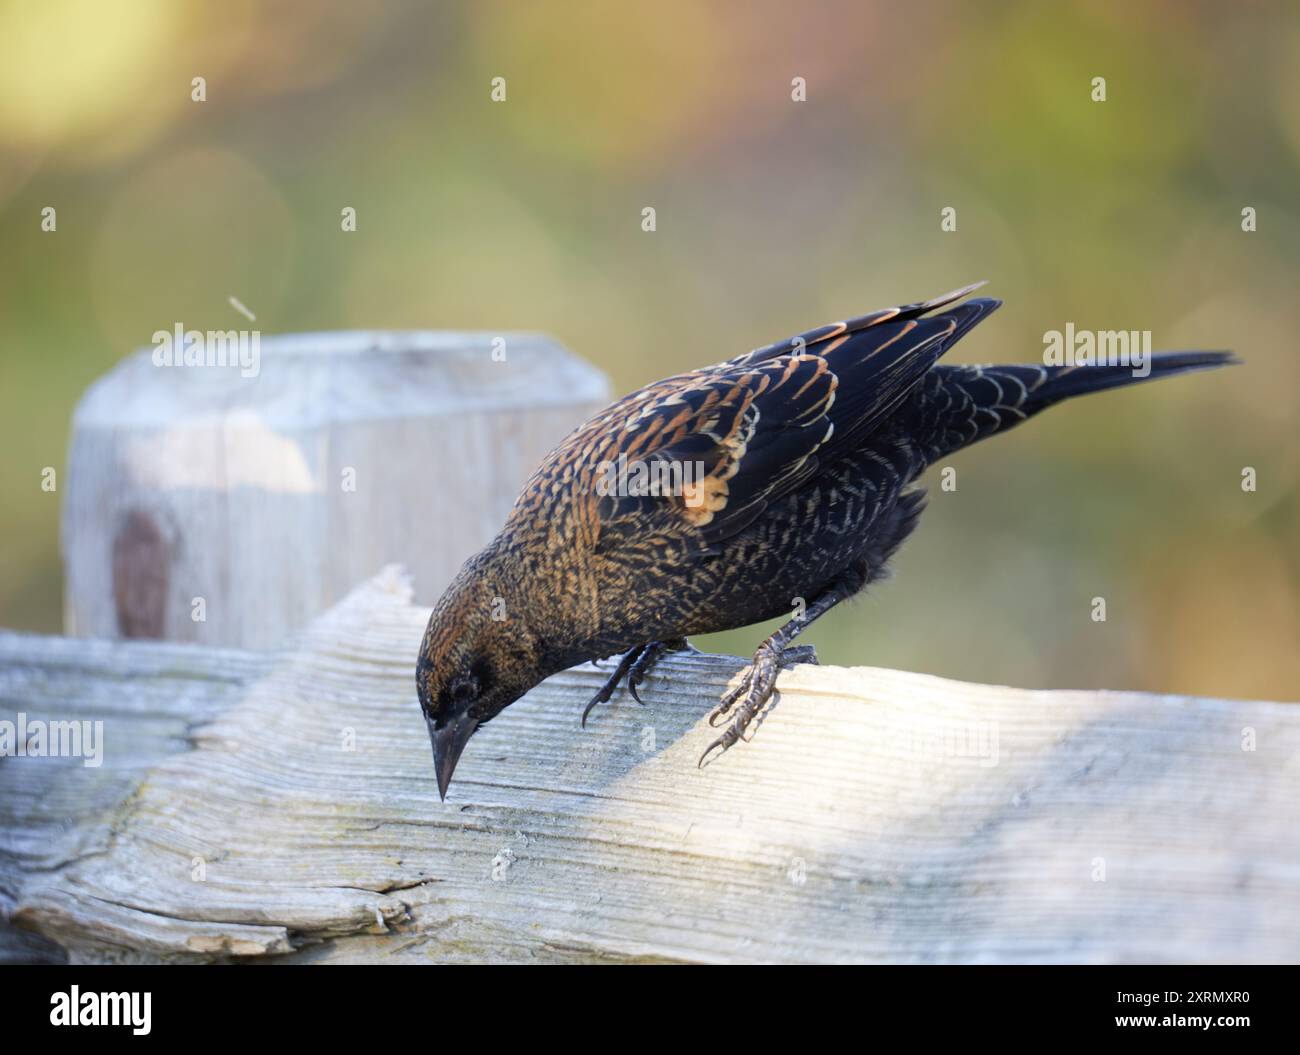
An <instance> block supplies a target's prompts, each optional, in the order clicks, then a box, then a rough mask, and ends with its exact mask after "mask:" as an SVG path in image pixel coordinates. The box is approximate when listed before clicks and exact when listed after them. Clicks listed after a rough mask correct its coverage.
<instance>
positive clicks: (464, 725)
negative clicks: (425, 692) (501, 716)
mask: <svg viewBox="0 0 1300 1055" xmlns="http://www.w3.org/2000/svg"><path fill="white" fill-rule="evenodd" d="M424 724H425V725H426V726H428V728H429V741H430V743H432V744H433V769H434V772H435V773H436V774H437V776H438V797H439V798H441V799H442V800H443V801H444V802H445V801H446V800H447V785H448V784H450V783H451V775H452V773H454V772H455V771H456V763H457V762H458V761H459V760H460V753H461V752H462V751H464V750H465V745H466V744H467V743H469V738H470V736H471V735H472V734H473V732H474V730H475V729H477V728H478V719H477V718H471V717H469V716H468V715H461V716H460V717H459V718H453V719H452V720H451V721H450V722H448V723H447V724H446V725H444V726H443V727H442V728H441V729H439V728H437V726H435V725H434V722H433V719H432V718H430V717H429V716H428V715H427V714H426V715H425V716H424Z"/></svg>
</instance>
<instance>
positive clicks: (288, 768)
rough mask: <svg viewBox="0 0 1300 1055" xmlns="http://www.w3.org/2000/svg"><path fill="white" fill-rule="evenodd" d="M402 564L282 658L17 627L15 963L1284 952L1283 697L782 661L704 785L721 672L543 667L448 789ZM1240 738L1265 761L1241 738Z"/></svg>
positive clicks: (10, 668)
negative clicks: (771, 691) (93, 763)
mask: <svg viewBox="0 0 1300 1055" xmlns="http://www.w3.org/2000/svg"><path fill="white" fill-rule="evenodd" d="M426 617H427V609H424V608H421V607H416V606H414V605H412V603H411V596H410V589H409V587H408V586H407V584H406V581H405V579H404V577H403V576H402V575H400V574H399V573H398V572H396V571H395V570H393V569H390V570H388V571H386V572H385V573H384V574H382V575H381V576H379V577H378V578H376V579H374V580H372V581H370V582H368V583H367V584H365V585H363V586H362V587H360V588H359V589H358V590H357V591H355V592H354V593H353V594H352V595H351V596H350V597H348V598H347V599H346V600H345V601H344V602H342V603H341V604H339V605H338V606H336V607H335V608H334V609H332V610H330V611H329V612H327V613H326V614H324V615H323V616H321V617H320V618H318V619H317V620H316V621H315V622H314V623H312V624H311V625H310V626H309V627H308V628H307V629H306V630H305V631H304V632H303V633H302V634H301V635H300V636H299V637H298V639H297V640H296V641H295V642H294V643H293V644H291V645H290V646H287V647H285V648H284V649H282V650H280V651H279V652H275V653H253V652H244V651H234V650H219V649H210V648H203V647H200V646H195V645H180V644H165V643H157V642H154V643H149V642H119V643H111V644H110V643H106V642H99V641H88V640H80V639H75V640H74V639H65V638H43V637H33V636H26V635H17V634H0V719H9V720H14V718H15V716H16V712H19V711H22V712H24V713H25V714H26V715H27V718H28V719H29V720H33V719H36V720H40V719H50V718H58V719H87V720H102V721H103V722H104V754H103V764H102V766H100V767H98V768H88V767H86V766H84V765H83V764H82V761H81V760H80V759H75V758H32V757H24V758H13V757H10V758H4V759H0V903H2V904H3V907H4V910H5V914H6V916H7V917H8V920H9V925H8V928H7V929H5V928H0V953H2V954H3V956H4V957H7V958H9V959H16V960H30V959H35V958H51V959H57V958H62V957H64V956H70V957H72V958H74V959H77V960H105V959H114V960H116V959H132V960H137V959H138V960H170V961H176V960H195V961H209V960H222V959H236V960H246V961H249V960H265V959H269V958H277V959H279V960H284V961H316V962H319V961H331V960H332V961H338V960H349V961H356V960H364V961H382V962H404V961H418V962H429V961H471V960H472V961H484V960H490V961H575V960H576V961H627V960H636V961H647V960H658V961H738V960H746V961H747V960H763V961H768V960H775V961H878V960H889V961H934V960H943V961H999V962H1001V961H1108V962H1110V961H1144V962H1145V961H1153V962H1170V961H1174V962H1183V961H1191V962H1220V961H1226V962H1235V961H1294V960H1296V959H1297V958H1300V894H1298V893H1297V891H1298V890H1300V832H1298V831H1297V825H1296V815H1297V807H1296V803H1297V802H1300V767H1298V766H1297V765H1296V759H1297V758H1300V710H1297V709H1296V707H1295V705H1288V704H1277V703H1262V702H1232V701H1219V700H1206V699H1190V698H1183V697H1163V696H1147V695H1137V694H1131V693H1106V692H1101V693H1099V692H1029V691H1022V690H1016V689H1007V688H999V687H991V686H981V685H965V684H960V683H956V682H951V681H945V680H942V679H939V678H933V677H927V676H924V675H919V674H907V673H900V672H896V671H887V670H873V669H867V668H856V669H840V668H818V667H798V668H794V669H793V670H790V671H787V672H786V673H784V674H783V675H782V678H781V681H780V683H779V684H780V689H781V694H782V699H781V700H780V702H779V704H778V705H777V706H776V707H775V708H774V709H773V710H772V711H771V712H770V714H769V715H768V717H767V719H766V721H765V722H764V724H763V727H762V728H761V729H760V730H759V732H758V734H757V736H756V737H755V739H754V740H753V742H752V743H750V744H748V745H742V746H740V747H738V748H737V749H735V750H733V751H732V752H730V753H729V754H728V755H726V756H725V757H724V758H723V759H722V760H721V761H719V762H718V763H716V764H714V765H712V766H709V767H708V768H706V769H705V770H703V771H701V770H698V769H697V768H696V759H697V757H698V755H699V753H700V751H701V750H702V748H703V746H704V744H706V743H707V742H708V740H709V739H710V738H711V731H710V730H709V729H708V728H707V726H706V724H705V721H704V716H705V715H706V714H707V712H708V710H709V707H710V706H711V704H712V702H713V701H714V699H715V698H716V695H717V694H718V693H719V692H720V691H721V690H722V688H723V687H724V686H725V685H726V684H727V682H728V680H729V679H730V678H731V677H732V676H733V675H734V674H735V673H736V672H737V670H738V669H739V667H740V661H738V660H734V659H730V658H726V657H719V656H688V655H683V656H672V657H669V658H668V659H667V660H666V661H665V662H664V664H663V665H662V666H661V667H660V668H659V669H658V670H657V671H656V673H654V674H653V675H651V677H650V679H649V680H648V682H647V683H646V686H645V688H646V690H647V697H648V699H649V700H650V701H651V702H650V703H649V705H648V706H646V707H644V708H642V707H638V706H637V705H636V704H635V703H634V702H632V701H631V700H630V699H628V698H626V697H622V696H620V697H618V698H616V699H615V701H614V702H613V703H612V704H611V705H610V706H608V707H605V708H603V709H601V710H600V711H599V712H598V713H597V714H596V715H595V716H594V720H593V722H592V723H591V724H590V725H589V727H588V729H587V730H586V731H585V732H584V731H582V730H580V729H579V727H578V715H579V713H580V711H581V705H582V703H583V701H585V700H586V699H587V698H588V697H589V696H590V694H591V693H592V692H593V691H594V690H595V687H596V685H597V684H598V682H599V680H600V679H601V677H602V676H603V675H602V674H601V673H600V672H599V671H597V670H595V669H592V668H590V667H582V668H576V669H574V670H571V671H568V672H566V673H563V674H560V675H557V676H556V677H554V678H551V679H550V680H549V681H547V682H545V683H544V684H542V685H541V686H539V687H538V688H537V689H536V690H534V691H533V692H532V693H531V694H530V695H529V696H528V697H526V698H525V699H524V700H523V701H521V702H520V703H519V704H517V705H515V706H514V707H512V708H511V709H510V710H509V711H508V712H507V713H506V714H505V715H504V716H502V717H501V718H500V719H499V720H498V721H496V722H493V723H492V724H491V725H489V726H487V727H485V728H484V729H483V730H482V731H481V732H480V733H479V734H478V735H477V736H476V737H475V739H474V742H473V744H472V745H471V747H470V750H469V751H468V752H467V754H466V756H465V758H464V759H463V760H462V761H461V764H460V767H459V769H458V770H457V774H456V780H455V782H454V783H453V785H452V789H451V794H450V797H449V799H448V801H447V802H446V803H441V802H439V801H438V797H437V792H436V789H435V785H434V780H433V770H432V766H431V761H430V758H429V746H428V739H427V736H426V735H425V730H424V726H423V722H422V720H421V718H420V715H419V711H418V707H417V704H416V702H415V698H414V693H413V687H412V673H411V667H412V657H413V656H414V654H415V650H416V646H417V643H418V640H419V636H420V633H421V631H422V629H423V626H424V622H425V619H426ZM1252 748H1253V749H1252Z"/></svg>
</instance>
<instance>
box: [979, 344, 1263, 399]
mask: <svg viewBox="0 0 1300 1055" xmlns="http://www.w3.org/2000/svg"><path fill="white" fill-rule="evenodd" d="M1240 361H1241V360H1239V359H1237V358H1236V357H1235V356H1234V355H1233V354H1232V353H1231V352H1157V353H1155V354H1154V355H1152V356H1151V358H1150V361H1149V362H1148V363H1146V364H1145V368H1138V367H1137V366H1134V365H1130V366H1048V367H1030V368H1029V369H1030V370H1032V371H1033V372H1034V373H1035V374H1038V375H1039V376H1040V377H1041V379H1042V380H1041V382H1040V383H1039V384H1038V385H1036V386H1034V387H1033V388H1032V389H1030V390H1029V391H1028V392H1027V397H1028V398H1027V399H1026V404H1027V406H1026V407H1025V409H1029V407H1030V406H1032V407H1033V409H1034V410H1041V409H1043V408H1044V407H1047V406H1051V404H1053V403H1059V402H1060V401H1061V400H1063V399H1069V398H1071V397H1072V396H1082V395H1086V394H1087V393H1089V392H1103V391H1105V390H1106V389H1108V388H1121V387H1123V386H1125V385H1133V384H1139V383H1141V382H1143V381H1154V380H1155V379H1157V378H1161V377H1172V376H1174V375H1175V374H1188V373H1192V372H1193V371H1196V370H1213V369H1214V368H1216V367H1219V366H1228V365H1230V364H1233V363H1239V362H1240ZM992 369H993V370H995V371H996V370H1001V369H1007V368H1004V367H993V368H992Z"/></svg>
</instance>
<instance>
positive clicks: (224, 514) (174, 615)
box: [62, 333, 609, 649]
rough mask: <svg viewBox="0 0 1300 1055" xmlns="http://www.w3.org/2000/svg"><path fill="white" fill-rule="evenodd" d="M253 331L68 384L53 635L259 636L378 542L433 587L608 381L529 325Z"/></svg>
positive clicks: (335, 586) (314, 607) (294, 617)
mask: <svg viewBox="0 0 1300 1055" xmlns="http://www.w3.org/2000/svg"><path fill="white" fill-rule="evenodd" d="M256 347H258V349H259V350H258V355H257V358H258V360H259V361H258V362H257V368H256V371H255V373H252V372H251V371H250V369H247V368H243V367H241V366H240V365H238V364H237V363H236V364H235V365H230V366H217V365H193V366H167V365H159V364H158V363H157V362H155V359H156V358H157V359H162V358H163V357H162V356H161V355H156V354H155V353H156V352H157V349H154V350H148V349H147V350H145V351H142V352H139V353H137V354H136V355H134V356H131V357H130V358H128V359H126V360H124V361H123V362H122V363H120V364H119V365H118V366H117V367H116V368H115V369H114V370H112V371H111V372H110V373H109V374H108V375H107V376H105V377H103V378H101V379H100V380H99V381H98V382H96V384H95V385H94V386H92V387H91V389H90V390H89V391H88V392H87V393H86V395H85V396H84V397H83V398H82V400H81V403H80V405H79V406H78V407H77V411H76V415H75V417H74V419H73V435H72V449H71V455H70V464H69V474H68V475H69V484H68V489H67V496H66V500H65V505H64V511H63V539H62V546H63V556H64V566H65V571H66V576H65V579H66V592H65V605H64V611H65V628H66V631H67V632H68V633H69V634H73V635H79V636H93V637H146V638H164V639H168V640H173V641H194V642H200V643H203V644H209V645H224V646H238V647H242V648H253V649H263V648H273V647H275V646H277V645H279V644H280V643H281V642H282V641H283V640H284V639H285V638H286V636H287V635H289V634H290V633H291V632H293V631H295V630H298V629H300V628H301V627H303V626H304V625H306V623H307V622H308V620H310V619H311V617H312V616H314V615H316V614H318V613H319V612H322V611H324V610H325V609H326V608H327V607H328V606H329V605H331V604H333V603H334V602H335V601H337V600H339V599H340V598H342V597H343V596H344V595H345V594H346V593H347V591H348V590H350V589H351V588H352V587H353V586H355V585H356V584H357V583H358V582H360V581H362V580H363V579H365V578H367V577H369V576H371V575H373V574H374V573H375V572H376V571H377V570H378V569H379V568H381V567H383V566H384V565H385V564H386V563H389V562H391V561H401V562H402V563H403V564H405V565H406V566H407V567H409V568H410V569H411V570H412V573H413V575H414V581H415V588H416V596H417V597H418V598H419V599H420V600H421V601H423V602H425V603H428V604H432V603H433V601H435V600H436V599H437V596H438V594H439V593H440V592H441V590H442V588H443V587H444V586H445V585H446V583H447V582H448V581H449V580H450V579H451V577H452V576H453V575H454V574H455V572H456V570H457V568H458V567H459V566H460V564H461V562H462V561H463V560H464V559H465V558H466V557H468V556H469V555H470V554H472V553H473V552H474V551H476V550H477V549H478V548H480V547H481V546H482V545H483V544H484V543H485V542H487V541H488V540H489V539H490V538H491V537H492V535H493V534H494V533H495V532H496V531H497V530H498V529H499V528H500V526H501V523H502V522H503V521H504V519H505V517H506V515H507V513H508V512H509V510H510V507H511V505H512V504H513V502H514V500H515V497H516V495H517V494H518V492H519V488H520V486H521V485H522V484H523V482H524V480H525V479H526V478H527V476H528V474H529V473H530V472H531V471H532V469H533V468H534V467H535V466H536V464H537V463H538V461H540V459H541V458H542V457H543V456H544V455H545V453H546V452H547V451H548V450H549V449H550V448H551V447H552V446H554V445H555V444H556V443H557V442H559V440H561V439H562V438H563V437H564V435H565V434H566V433H567V432H568V431H569V430H570V429H572V428H573V427H575V426H576V425H578V424H579V423H580V422H582V421H583V420H584V419H585V418H587V417H588V416H590V414H592V413H593V412H594V411H596V410H598V409H599V408H600V407H601V406H603V405H604V404H605V403H606V402H608V399H609V389H608V384H607V382H606V380H605V378H604V375H602V374H601V373H600V372H599V371H597V370H595V369H593V368H592V367H590V366H588V365H586V364H585V363H583V362H581V361H580V360H579V359H577V358H576V357H575V356H573V355H572V354H570V353H569V352H567V351H566V350H565V349H564V348H563V347H561V346H560V345H559V344H557V343H556V342H555V341H553V340H551V339H549V338H546V337H543V336H539V335H533V334H500V335H494V334H487V333H332V334H329V333H327V334H308V335H301V336H283V337H272V338H267V339H265V340H261V341H260V345H258V346H256ZM230 358H235V356H234V354H233V352H232V354H231V355H230ZM252 359H253V356H251V355H247V356H246V359H245V361H246V362H251V361H252ZM250 373H252V376H245V375H246V374H250Z"/></svg>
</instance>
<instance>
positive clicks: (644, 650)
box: [582, 640, 696, 729]
mask: <svg viewBox="0 0 1300 1055" xmlns="http://www.w3.org/2000/svg"><path fill="white" fill-rule="evenodd" d="M685 650H690V651H696V649H694V648H693V646H691V645H690V644H689V643H688V642H686V641H685V640H682V641H666V642H665V641H651V642H649V643H648V644H644V645H634V646H633V647H632V648H630V649H628V650H627V651H626V652H624V653H623V656H622V658H621V659H619V661H618V666H617V667H615V668H614V673H613V674H611V675H610V676H609V678H608V679H606V681H605V684H604V685H602V686H601V687H600V691H599V692H597V693H596V695H595V696H593V697H592V698H591V700H590V701H588V703H587V706H586V707H585V708H583V711H582V727H583V728H584V729H585V728H586V727H587V716H588V715H589V714H591V712H592V709H593V708H594V707H595V706H596V705H597V704H598V703H608V702H609V700H610V698H611V697H612V696H613V695H614V691H615V690H616V689H617V688H618V686H619V682H621V681H622V680H623V679H624V678H627V690H628V692H630V693H631V694H632V699H634V700H636V702H637V703H639V704H642V705H643V706H644V704H645V701H644V700H642V699H641V694H640V693H639V692H637V691H636V690H637V686H638V685H640V684H641V682H642V681H644V680H645V676H646V675H647V674H648V673H650V668H651V667H653V666H654V665H655V663H656V662H657V661H658V659H659V657H660V656H662V655H663V654H664V653H665V652H679V651H685ZM606 658H608V657H606Z"/></svg>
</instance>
